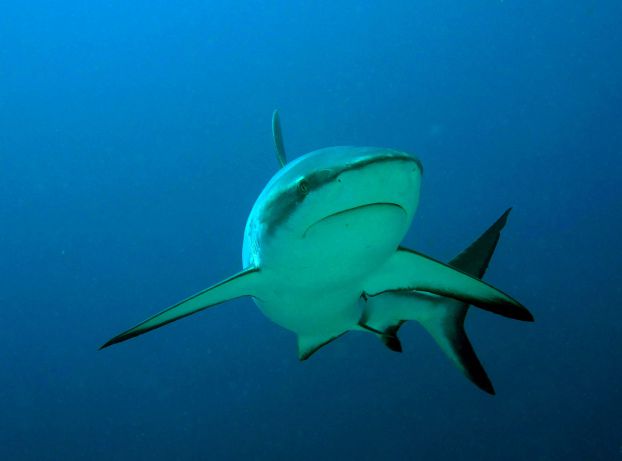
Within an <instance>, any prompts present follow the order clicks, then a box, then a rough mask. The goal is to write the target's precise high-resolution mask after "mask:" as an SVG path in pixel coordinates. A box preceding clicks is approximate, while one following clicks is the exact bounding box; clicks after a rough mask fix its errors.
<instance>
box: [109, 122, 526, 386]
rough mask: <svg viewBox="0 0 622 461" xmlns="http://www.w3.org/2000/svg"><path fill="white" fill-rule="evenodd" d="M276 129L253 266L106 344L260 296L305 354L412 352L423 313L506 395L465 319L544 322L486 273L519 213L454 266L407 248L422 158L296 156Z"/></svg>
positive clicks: (249, 229)
mask: <svg viewBox="0 0 622 461" xmlns="http://www.w3.org/2000/svg"><path fill="white" fill-rule="evenodd" d="M272 134H273V142H274V148H275V152H276V156H277V160H278V162H279V164H280V166H281V168H280V169H279V170H278V171H277V172H276V174H275V175H274V176H273V177H272V179H271V180H270V181H269V182H268V183H267V185H266V186H265V187H264V189H263V191H262V192H261V193H260V195H259V197H258V198H257V200H256V201H255V204H254V205H253V207H252V209H251V212H250V214H249V216H248V219H247V223H246V228H245V232H244V239H243V244H242V267H243V269H242V270H241V271H240V272H238V273H236V274H234V275H231V276H229V277H228V278H225V279H224V280H222V281H220V282H218V283H216V284H214V285H212V286H210V287H208V288H206V289H205V290H202V291H200V292H199V293H196V294H194V295H192V296H190V297H188V298H186V299H184V300H182V301H180V302H178V303H177V304H175V305H173V306H170V307H168V308H166V309H164V310H163V311H161V312H159V313H157V314H155V315H153V316H152V317H150V318H148V319H146V320H144V321H142V322H140V323H139V324H137V325H135V326H134V327H132V328H130V329H128V330H126V331H124V332H122V333H120V334H118V335H116V336H114V337H113V338H112V339H110V340H108V341H107V342H106V343H105V344H103V345H102V346H101V348H100V349H104V348H107V347H109V346H111V345H113V344H117V343H120V342H123V341H126V340H128V339H131V338H134V337H137V336H140V335H142V334H144V333H147V332H149V331H152V330H155V329H157V328H160V327H162V326H164V325H167V324H169V323H171V322H175V321H177V320H179V319H182V318H184V317H188V316H190V315H192V314H195V313H197V312H200V311H203V310H205V309H207V308H210V307H213V306H216V305H218V304H221V303H224V302H226V301H229V300H232V299H236V298H240V297H251V298H252V299H253V300H254V302H255V304H256V305H257V307H258V308H259V309H260V310H261V312H262V313H263V314H264V315H265V316H266V317H268V318H269V319H270V320H272V321H273V322H275V323H276V324H278V325H280V326H281V327H283V328H285V329H287V330H290V331H291V332H293V333H294V334H295V335H296V337H297V343H298V357H299V359H300V360H306V359H308V358H309V357H310V356H311V355H313V354H314V353H315V352H317V351H318V350H319V349H321V348H322V347H323V346H325V345H327V344H328V343H330V342H332V341H334V340H335V339H337V338H339V337H341V336H342V335H344V334H345V333H347V332H349V331H363V332H367V333H370V334H372V335H375V336H376V337H378V338H379V339H380V340H381V341H382V343H384V344H385V345H386V346H387V347H388V348H389V349H390V350H392V351H396V352H401V351H402V346H401V342H400V340H399V338H398V336H397V333H398V330H399V329H400V327H401V326H402V325H403V324H404V322H406V321H410V320H413V321H416V322H418V323H419V324H420V325H421V326H422V327H423V328H424V329H425V330H427V331H428V332H429V333H430V334H431V336H432V337H433V338H434V340H435V341H436V343H437V344H438V345H439V347H440V348H441V350H442V351H443V352H444V353H445V354H446V355H447V356H448V357H449V359H450V360H451V362H452V363H453V364H454V365H455V366H456V367H457V368H458V369H459V370H460V371H461V372H462V373H463V374H464V375H465V376H466V377H467V378H468V379H469V380H471V381H472V382H473V383H474V384H475V385H476V386H478V387H479V388H480V389H482V390H483V391H485V392H487V393H489V394H494V393H495V391H494V388H493V386H492V383H491V381H490V379H489V377H488V376H487V374H486V371H485V370H484V368H483V366H482V364H481V362H480V361H479V359H478V357H477V355H476V354H475V352H474V350H473V347H472V345H471V343H470V341H469V339H468V337H467V335H466V333H465V329H464V321H465V318H466V314H467V311H468V309H469V308H470V307H471V306H475V307H477V308H480V309H483V310H485V311H489V312H492V313H495V314H498V315H501V316H504V317H507V318H511V319H515V320H521V321H533V320H534V318H533V316H532V314H531V313H530V311H529V310H528V309H527V308H526V307H525V306H523V305H522V304H521V303H520V302H518V301H517V300H516V299H514V298H513V297H511V296H510V295H508V294H506V293H505V292H503V291H501V290H500V289H498V288H496V287H494V286H492V285H490V284H488V283H487V282H484V281H483V280H482V279H481V278H482V277H483V275H484V273H485V272H486V269H487V267H488V264H489V262H490V260H491V258H492V255H493V253H494V251H495V248H496V246H497V243H498V241H499V238H500V233H501V231H502V229H503V228H504V226H505V224H506V221H507V217H508V215H509V212H510V210H507V211H506V212H505V213H503V215H502V216H501V217H500V218H499V219H498V220H497V221H496V222H495V223H494V224H493V225H492V226H491V227H490V228H488V229H487V230H486V231H485V232H484V233H483V234H481V235H480V237H478V238H477V239H476V240H475V241H474V242H473V243H472V244H471V245H470V246H469V247H467V248H466V249H465V250H464V251H463V252H461V253H460V254H459V255H458V256H456V257H455V258H454V259H453V260H452V261H450V262H449V263H448V264H445V263H443V262H441V261H439V260H437V259H434V258H432V257H430V256H427V255H425V254H423V253H420V252H417V251H415V250H412V249H409V248H407V247H405V246H403V245H402V241H403V239H404V237H405V235H406V233H407V231H408V230H409V228H410V226H411V222H412V220H413V217H414V215H415V213H416V210H417V207H418V204H419V196H420V186H421V179H422V174H423V167H422V164H421V162H420V160H419V159H418V158H416V157H415V156H413V155H411V154H408V153H406V152H403V151H400V150H396V149H391V148H381V147H355V146H335V147H327V148H322V149H319V150H315V151H312V152H310V153H307V154H305V155H302V156H300V157H298V158H297V159H295V160H294V161H291V162H287V157H286V153H285V147H284V142H283V135H282V129H281V123H280V118H279V114H278V111H274V113H273V117H272Z"/></svg>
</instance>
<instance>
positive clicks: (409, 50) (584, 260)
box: [0, 0, 622, 461]
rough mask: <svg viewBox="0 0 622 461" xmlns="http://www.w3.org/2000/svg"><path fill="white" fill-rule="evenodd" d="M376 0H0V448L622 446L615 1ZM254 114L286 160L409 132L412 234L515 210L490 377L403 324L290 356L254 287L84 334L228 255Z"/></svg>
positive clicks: (404, 144) (435, 235) (256, 160)
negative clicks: (385, 340)
mask: <svg viewBox="0 0 622 461" xmlns="http://www.w3.org/2000/svg"><path fill="white" fill-rule="evenodd" d="M387 3H390V4H388V5H387V4H384V5H381V2H353V1H350V2H348V1H337V2H335V1H330V2H329V1H321V2H289V1H284V0H280V1H275V2H260V1H255V2H237V3H236V2H206V1H186V2H166V1H149V2H147V1H133V2H122V1H116V0H113V1H108V2H73V1H58V2H51V1H50V2H43V1H41V2H17V1H13V2H11V1H9V2H4V3H3V4H2V6H1V7H0V223H1V225H0V256H1V259H0V260H1V261H2V263H1V264H0V269H1V271H2V272H1V275H2V277H1V278H0V301H1V303H0V349H1V351H2V353H1V355H0V458H1V459H3V460H61V459H62V460H83V459H89V460H92V461H95V460H111V459H115V460H117V459H118V460H124V459H150V460H173V459H175V460H190V459H209V460H220V459H232V460H235V459H265V460H289V459H300V460H315V459H327V460H332V459H365V460H367V459H428V460H445V459H451V460H456V459H465V460H501V459H503V460H527V459H529V460H540V461H542V460H562V459H563V460H571V459H572V460H575V459H576V460H587V459H590V460H616V459H622V416H621V410H622V386H621V385H620V381H621V378H622V368H621V365H620V364H621V362H622V311H621V307H620V298H621V297H622V272H621V271H620V256H621V254H622V244H621V243H620V234H621V231H622V224H621V218H622V192H621V190H620V178H621V177H622V157H621V155H622V123H621V122H622V58H621V56H622V54H621V51H622V33H621V32H620V24H622V4H621V3H620V2H618V1H614V0H606V1H600V2H596V1H590V2H587V1H586V2H567V1H561V0H551V1H547V2H524V1H516V0H505V1H496V2H490V1H470V2H463V1H438V0H434V1H432V0H430V1H416V2H411V1H404V0H402V1H400V2H397V1H396V2H387ZM274 108H279V109H280V111H281V117H282V122H283V130H284V135H285V141H286V146H287V149H288V152H289V155H290V157H295V156H297V155H299V154H302V153H305V152H307V151H310V150H313V149H316V148H320V147H324V146H330V145H336V144H355V145H380V146H391V147H397V148H400V149H403V150H406V151H409V152H412V153H415V154H417V155H418V156H419V157H420V158H421V160H422V162H423V164H424V166H425V178H424V179H425V181H424V185H423V190H422V199H421V207H420V210H419V213H418V215H417V217H416V219H415V222H414V224H413V229H412V232H411V234H409V236H408V238H407V241H406V242H405V243H406V244H407V245H409V246H411V247H414V248H417V249H418V250H420V251H424V252H426V253H428V254H431V255H433V256H436V257H439V258H443V259H449V258H451V257H452V256H454V255H455V254H456V253H458V252H459V251H460V250H461V249H462V248H464V247H465V246H466V245H467V244H468V243H470V241H471V240H472V239H473V238H475V237H476V236H477V235H478V234H479V233H480V232H481V231H483V230H484V229H485V228H486V227H487V226H488V225H489V224H491V223H492V222H493V221H494V220H495V219H496V218H497V217H498V215H499V214H501V213H502V212H503V210H504V209H505V208H506V207H508V206H514V211H513V214H512V216H511V219H510V222H509V224H508V226H507V228H506V231H505V233H504V235H503V237H502V241H501V243H500V245H499V248H498V250H497V253H496V255H495V258H494V260H493V262H492V265H491V268H490V270H489V272H488V274H487V278H488V280H490V281H491V282H492V283H494V284H495V285H497V286H499V287H501V288H502V289H504V290H506V291H508V292H510V293H512V294H513V295H514V296H516V297H517V298H518V299H520V300H521V301H522V302H523V303H524V304H525V305H527V306H528V307H529V308H530V309H531V311H532V312H533V313H534V315H535V317H536V320H537V321H536V323H535V324H526V323H521V322H515V321H510V320H507V319H504V318H501V317H497V316H494V315H491V314H488V313H485V312H482V311H477V312H476V311H475V310H472V313H471V314H470V315H469V318H468V322H467V329H468V332H469V335H470V337H471V338H472V340H473V343H474V346H475V348H476V350H477V351H478V353H479V355H480V357H481V359H482V361H483V363H484V365H485V367H486V369H487V371H488V373H489V374H490V376H491V379H492V381H493V382H494V384H495V387H496V389H497V396H496V397H490V396H488V395H486V394H484V393H483V392H481V391H479V390H478V389H477V388H475V387H474V386H473V385H472V384H471V383H470V382H468V381H467V380H466V379H464V377H463V376H462V375H460V373H459V372H457V371H456V370H455V369H454V368H453V367H452V365H451V364H450V363H449V361H448V360H446V358H445V357H444V356H443V355H442V353H441V352H440V350H438V348H437V347H436V345H435V344H434V343H433V341H432V340H431V339H430V338H429V337H428V336H427V335H426V333H425V332H424V331H423V330H421V329H420V328H419V327H418V326H417V325H415V324H412V325H410V324H409V325H407V326H406V327H404V329H403V331H402V332H401V339H402V343H403V345H404V349H405V350H404V353H403V354H401V355H400V354H394V353H392V352H390V351H389V350H387V349H385V348H384V347H382V345H381V344H380V343H379V342H378V341H377V340H376V339H375V338H373V337H372V336H371V335H365V334H361V333H350V334H348V335H346V336H344V337H343V338H341V339H340V340H338V341H336V342H335V343H333V344H331V345H330V346H327V347H326V348H325V349H323V350H322V351H320V352H319V353H318V354H317V355H316V356H314V357H312V358H311V359H310V360H309V361H307V362H304V363H299V362H298V360H297V357H296V346H295V340H294V336H293V335H292V334H291V333H289V332H287V331H285V330H283V329H281V328H279V327H277V326H276V325H274V324H272V323H270V321H269V320H267V319H266V318H264V317H263V316H262V315H261V314H260V313H259V311H258V310H257V309H256V308H255V306H254V305H253V304H252V302H251V301H250V300H247V299H246V300H239V301H235V302H230V303H227V304H224V305H222V306H219V307H218V308H215V309H212V310H210V311H208V312H203V313H201V314H198V315H196V316H195V317H192V318H189V319H185V320H183V321H180V322H178V323H176V324H174V325H170V326H167V327H166V328H163V329H161V330H158V331H155V332H152V333H150V334H148V335H145V336H142V337H140V338H137V339H134V340H132V341H130V342H127V343H124V344H121V345H118V346H115V347H112V348H110V349H106V350H104V351H101V352H98V351H97V348H98V347H99V345H101V344H102V343H103V342H104V341H105V340H107V339H109V338H110V337H111V336H112V335H114V334H116V333H119V332H120V331H122V330H124V329H126V328H128V327H130V326H132V325H133V324H135V323H136V322H138V321H140V320H142V319H144V318H145V317H147V316H149V315H151V314H153V313H155V312H157V311H158V310H160V309H162V308H163V307H165V306H167V305H169V304H171V303H173V302H175V301H178V300H179V299H181V298H183V297H185V296H187V295H189V294H191V293H193V292H195V291H198V290H200V289H202V288H205V287H206V286H208V285H210V284H211V283H214V282H216V281H218V280H220V279H222V278H224V277H226V276H228V275H230V274H232V273H235V272H237V271H238V270H239V269H240V268H241V263H240V259H241V255H240V253H241V240H242V234H243V227H244V223H245V220H246V216H247V214H248V212H249V210H250V207H251V206H252V204H253V202H254V199H255V197H256V196H257V195H258V193H259V192H260V191H261V189H262V187H263V185H264V184H265V183H266V182H267V180H268V179H269V178H270V177H271V175H272V174H273V173H274V172H275V171H276V170H277V162H276V160H275V158H274V154H273V150H272V140H271V134H270V115H271V112H272V110H273V109H274Z"/></svg>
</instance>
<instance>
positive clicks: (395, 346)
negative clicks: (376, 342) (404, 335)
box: [380, 334, 402, 352]
mask: <svg viewBox="0 0 622 461" xmlns="http://www.w3.org/2000/svg"><path fill="white" fill-rule="evenodd" d="M380 339H381V340H382V343H383V344H384V345H385V346H387V347H388V348H389V349H390V350H392V351H393V352H402V343H401V341H400V339H399V338H398V337H397V336H396V335H387V334H383V335H382V336H381V337H380Z"/></svg>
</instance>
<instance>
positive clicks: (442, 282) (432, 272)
mask: <svg viewBox="0 0 622 461" xmlns="http://www.w3.org/2000/svg"><path fill="white" fill-rule="evenodd" d="M364 290H365V293H366V294H367V296H377V295H379V294H381V293H385V292H390V291H402V290H416V291H422V292H427V293H433V294H436V295H440V296H445V297H447V298H453V299H456V300H459V301H462V302H465V303H468V304H472V305H474V306H477V307H480V308H482V309H485V310H488V311H490V312H494V313H495V314H499V315H503V316H504V317H509V318H512V319H516V320H525V321H533V316H532V315H531V313H530V312H529V311H528V310H527V309H526V308H525V307H524V306H523V305H522V304H520V303H519V302H518V301H516V300H515V299H514V298H512V297H511V296H509V295H507V294H505V293H503V292H502V291H501V290H498V289H497V288H495V287H493V286H491V285H489V284H487V283H486V282H483V281H481V280H479V279H477V278H474V277H472V276H470V275H468V274H466V273H464V272H462V271H460V270H458V269H456V268H453V267H451V266H448V265H447V264H444V263H442V262H440V261H437V260H435V259H432V258H430V257H429V256H425V255H423V254H421V253H417V252H416V251H412V250H409V249H406V248H399V249H398V251H397V252H396V253H395V254H394V255H393V256H392V257H391V259H390V260H389V261H388V262H387V263H386V264H385V265H384V266H382V267H381V268H379V270H378V272H377V273H376V274H374V275H373V276H372V277H370V278H369V279H368V281H367V283H366V285H365V287H364Z"/></svg>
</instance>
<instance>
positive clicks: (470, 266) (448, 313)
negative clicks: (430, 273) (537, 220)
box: [365, 209, 531, 394]
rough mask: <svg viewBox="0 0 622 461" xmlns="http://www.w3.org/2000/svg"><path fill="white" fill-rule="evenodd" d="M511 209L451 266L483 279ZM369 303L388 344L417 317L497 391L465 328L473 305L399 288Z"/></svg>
mask: <svg viewBox="0 0 622 461" xmlns="http://www.w3.org/2000/svg"><path fill="white" fill-rule="evenodd" d="M510 211H511V209H509V210H507V211H506V212H505V213H503V215H501V217H500V218H499V219H498V220H497V221H496V222H495V223H494V224H493V225H492V226H490V227H489V228H488V229H487V230H486V231H485V232H484V233H483V234H482V235H480V236H479V238H477V240H475V241H474V242H473V243H472V244H471V245H470V246H469V247H468V248H466V249H465V250H464V251H463V252H462V253H460V254H459V255H458V256H456V257H455V258H454V259H453V260H452V261H451V262H450V263H449V265H450V266H451V267H454V268H456V269H458V270H460V271H461V272H462V273H465V274H468V275H470V276H473V277H476V278H481V277H482V276H483V275H484V274H485V272H486V269H487V268H488V264H489V263H490V260H491V258H492V255H493V253H494V251H495V248H496V247H497V243H498V242H499V237H500V235H501V231H502V230H503V228H504V226H505V224H506V222H507V217H508V215H509V213H510ZM367 304H368V309H367V312H366V318H365V323H366V325H368V326H369V327H370V328H372V329H376V330H379V331H380V332H381V333H382V334H381V335H379V337H380V338H381V339H382V340H383V342H384V343H385V344H386V345H387V346H389V344H387V342H386V341H385V340H384V339H383V338H384V337H385V336H386V337H389V338H390V337H393V338H395V340H396V341H398V342H399V340H398V339H397V330H398V329H399V327H400V326H401V325H402V324H403V323H404V321H405V320H416V321H417V322H419V323H420V324H421V325H422V326H423V327H424V328H425V329H426V331H428V333H430V335H431V336H432V337H433V338H434V340H435V341H436V343H437V344H438V345H439V347H440V348H441V350H442V351H443V352H444V353H445V355H447V357H448V358H449V359H450V360H451V362H452V363H453V364H454V365H455V366H456V367H457V368H458V369H459V370H460V371H461V372H462V373H464V375H465V376H466V377H467V378H468V379H469V380H471V381H472V382H473V383H474V384H475V385H476V386H478V387H479V388H480V389H482V390H483V391H485V392H488V393H489V394H494V393H495V391H494V388H493V385H492V383H491V381H490V379H489V378H488V375H487V374H486V371H485V370H484V367H483V366H482V364H481V362H480V361H479V359H478V358H477V355H476V354H475V351H474V349H473V346H472V345H471V342H470V341H469V338H468V337H467V335H466V332H465V331H464V320H465V318H466V314H467V312H468V308H469V304H468V303H467V302H465V301H463V300H458V299H455V298H448V297H442V296H438V295H437V294H431V293H429V292H428V293H422V292H417V291H396V292H385V293H382V294H380V295H378V296H374V297H370V298H369V299H368V300H367ZM521 307H522V306H521ZM523 309H524V308H523ZM491 310H492V309H491ZM525 311H526V310H525ZM513 313H519V314H521V315H518V316H517V315H509V316H510V317H515V318H516V317H523V318H522V319H523V320H528V319H529V318H528V317H530V316H531V314H528V312H527V314H528V316H527V315H526V314H525V313H524V311H521V310H520V308H519V309H518V310H515V311H514V312H513ZM526 317H527V318H526ZM389 348H390V349H392V350H393V348H391V347H389Z"/></svg>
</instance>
